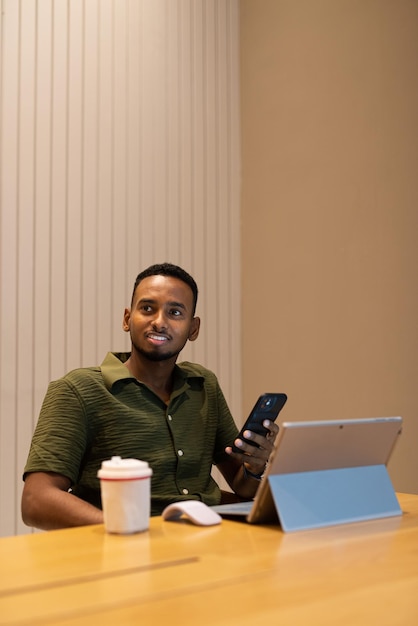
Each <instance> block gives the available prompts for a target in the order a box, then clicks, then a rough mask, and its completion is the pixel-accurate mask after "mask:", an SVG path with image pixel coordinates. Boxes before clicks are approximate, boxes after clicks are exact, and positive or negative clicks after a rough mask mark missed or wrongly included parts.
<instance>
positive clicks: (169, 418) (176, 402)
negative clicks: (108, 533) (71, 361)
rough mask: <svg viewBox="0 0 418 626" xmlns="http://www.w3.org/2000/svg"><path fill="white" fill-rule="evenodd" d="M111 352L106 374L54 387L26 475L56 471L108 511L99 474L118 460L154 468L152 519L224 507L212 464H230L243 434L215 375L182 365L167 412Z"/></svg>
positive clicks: (70, 377) (90, 372) (97, 371)
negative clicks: (188, 507)
mask: <svg viewBox="0 0 418 626" xmlns="http://www.w3.org/2000/svg"><path fill="white" fill-rule="evenodd" d="M128 357H129V353H108V354H107V356H106V358H105V359H104V361H103V363H102V365H101V366H100V367H89V368H80V369H76V370H73V371H71V372H69V373H68V374H66V375H65V376H64V377H63V378H60V379H59V380H56V381H53V382H51V383H50V385H49V387H48V391H47V393H46V396H45V399H44V402H43V405H42V408H41V412H40V415H39V420H38V423H37V426H36V429H35V433H34V435H33V439H32V444H31V448H30V451H29V456H28V460H27V463H26V466H25V470H24V472H25V475H26V474H27V473H29V472H55V473H57V474H61V475H63V476H66V477H67V478H69V479H70V480H71V483H72V491H73V493H74V494H75V495H77V496H79V497H80V498H83V499H84V500H87V501H88V502H91V503H92V504H94V505H96V506H99V507H100V506H101V501H100V484H99V480H98V478H97V471H98V469H99V468H100V466H101V463H102V461H103V460H105V459H109V458H111V457H112V456H121V457H122V458H135V459H141V460H143V461H147V462H148V463H149V465H150V467H151V468H152V471H153V476H152V482H151V514H152V515H159V514H160V513H161V512H162V510H163V509H164V507H165V506H166V505H167V504H169V503H170V502H173V501H177V500H182V499H199V500H202V501H203V502H205V503H206V504H208V505H215V504H218V503H219V501H220V489H219V487H218V485H217V484H216V482H215V481H214V480H213V478H212V476H211V470H212V465H213V464H215V465H216V464H217V463H219V462H220V461H221V460H223V459H225V458H226V456H227V455H226V453H225V447H226V446H228V445H231V443H232V441H233V440H234V438H235V437H236V436H237V433H238V429H237V427H236V425H235V422H234V420H233V418H232V416H231V413H230V411H229V408H228V406H227V403H226V401H225V398H224V396H223V393H222V390H221V388H220V386H219V383H218V380H217V378H216V376H215V375H214V374H213V373H212V372H211V371H209V370H207V369H205V368H204V367H202V366H201V365H196V364H194V363H188V362H184V363H180V364H178V365H176V366H175V370H174V385H173V392H172V394H171V397H170V402H169V403H168V406H167V405H166V404H165V403H164V402H163V401H162V400H161V399H160V398H159V397H158V396H157V395H156V394H155V393H154V392H153V391H151V389H150V388H149V387H147V385H145V384H144V383H141V382H139V381H137V380H136V379H135V378H134V377H132V376H131V374H130V373H129V371H128V369H127V368H126V367H125V366H124V365H123V363H124V362H125V361H126V360H127V359H128Z"/></svg>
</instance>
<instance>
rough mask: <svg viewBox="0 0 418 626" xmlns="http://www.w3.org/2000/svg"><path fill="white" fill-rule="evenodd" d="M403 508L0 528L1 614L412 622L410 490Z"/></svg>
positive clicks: (415, 611) (416, 542)
mask: <svg viewBox="0 0 418 626" xmlns="http://www.w3.org/2000/svg"><path fill="white" fill-rule="evenodd" d="M398 497H399V502H400V505H401V507H402V510H403V512H404V513H403V515H402V517H394V518H389V519H384V520H377V521H369V522H362V523H355V524H347V525H344V526H335V527H330V528H324V529H319V530H311V531H303V532H298V533H292V534H285V533H283V532H282V531H281V530H280V528H279V527H278V526H253V525H249V524H246V523H245V522H237V521H226V520H224V521H223V522H222V524H221V525H219V526H211V527H199V526H194V525H192V524H190V523H188V522H186V521H181V522H165V521H163V520H162V519H161V518H160V517H157V518H153V519H152V520H151V525H150V530H149V531H148V532H145V533H140V534H137V535H131V536H116V535H108V534H106V533H105V531H104V528H103V526H85V527H81V528H75V529H69V530H59V531H51V532H48V533H37V534H32V535H23V536H17V537H7V538H3V539H0V624H28V625H29V624H30V625H31V626H36V625H41V624H42V626H47V625H49V624H53V625H54V626H56V625H61V624H66V625H67V624H68V625H76V624H77V625H81V624H82V625H87V624H88V625H89V626H95V625H96V624H97V625H100V626H106V625H108V624H109V625H112V626H119V625H121V624H141V625H144V626H149V625H153V624H158V625H161V624H165V623H167V624H195V625H196V626H206V625H208V624H211V625H212V624H216V625H217V626H222V625H225V626H231V624H234V625H235V624H236V625H239V626H247V625H248V626H250V625H251V626H254V625H256V624H264V625H266V624H270V625H271V626H276V625H277V626H281V625H287V624H291V625H292V626H295V625H303V626H305V625H307V626H311V625H312V624H314V625H316V624H318V625H321V626H327V625H330V626H331V625H332V626H336V625H338V626H344V625H347V624H350V625H351V624H353V625H354V624H355V625H356V626H363V625H367V626H372V625H374V624H379V626H384V625H386V624H387V625H388V626H389V625H390V626H394V625H399V624H407V625H415V624H418V496H417V495H406V494H398Z"/></svg>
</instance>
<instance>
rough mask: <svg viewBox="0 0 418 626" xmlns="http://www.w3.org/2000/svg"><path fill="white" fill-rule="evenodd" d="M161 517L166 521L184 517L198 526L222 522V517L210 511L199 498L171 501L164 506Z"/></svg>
mask: <svg viewBox="0 0 418 626" xmlns="http://www.w3.org/2000/svg"><path fill="white" fill-rule="evenodd" d="M162 517H163V519H164V520H167V521H175V520H179V519H181V518H182V517H186V518H188V519H189V520H190V521H191V522H193V524H197V525H198V526H214V525H215V524H220V523H221V522H222V517H221V516H220V515H218V513H215V511H212V509H211V508H210V507H209V506H207V505H206V504H204V503H203V502H200V500H182V501H181V502H173V503H172V504H169V505H168V506H166V507H165V509H164V511H163V512H162Z"/></svg>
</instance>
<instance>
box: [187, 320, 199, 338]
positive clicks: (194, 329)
mask: <svg viewBox="0 0 418 626" xmlns="http://www.w3.org/2000/svg"><path fill="white" fill-rule="evenodd" d="M199 329H200V317H194V318H193V319H192V323H191V326H190V332H189V341H195V340H196V339H197V338H198V336H199Z"/></svg>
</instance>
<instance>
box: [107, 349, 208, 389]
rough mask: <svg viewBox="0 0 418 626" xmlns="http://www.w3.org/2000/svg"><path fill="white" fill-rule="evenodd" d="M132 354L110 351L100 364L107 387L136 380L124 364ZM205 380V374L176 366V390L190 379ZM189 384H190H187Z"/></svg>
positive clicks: (110, 387)
mask: <svg viewBox="0 0 418 626" xmlns="http://www.w3.org/2000/svg"><path fill="white" fill-rule="evenodd" d="M130 356H131V353H130V352H108V353H107V355H106V356H105V358H104V360H103V363H102V364H101V366H100V369H101V371H102V376H103V380H104V382H105V385H106V387H107V389H109V390H111V389H112V387H113V385H114V384H115V383H116V382H118V381H119V380H129V379H131V380H136V378H135V377H134V376H132V374H131V373H130V371H129V370H128V368H127V367H126V366H125V365H124V363H126V361H127V360H128V359H129V357H130ZM192 378H193V379H200V380H203V379H204V376H202V375H201V374H198V373H197V372H193V371H191V370H190V369H189V368H188V367H182V366H181V365H175V366H174V391H176V390H177V391H178V392H180V391H182V390H184V388H185V386H186V384H187V383H188V380H189V379H192ZM187 386H189V385H187Z"/></svg>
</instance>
